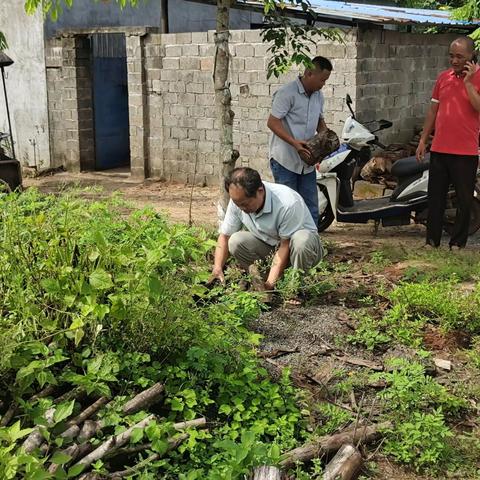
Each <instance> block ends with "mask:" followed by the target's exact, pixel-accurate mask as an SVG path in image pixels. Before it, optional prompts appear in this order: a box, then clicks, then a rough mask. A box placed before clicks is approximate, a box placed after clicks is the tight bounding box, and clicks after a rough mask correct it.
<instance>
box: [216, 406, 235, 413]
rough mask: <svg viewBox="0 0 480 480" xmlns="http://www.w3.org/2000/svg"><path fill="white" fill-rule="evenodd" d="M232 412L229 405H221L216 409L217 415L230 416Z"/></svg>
mask: <svg viewBox="0 0 480 480" xmlns="http://www.w3.org/2000/svg"><path fill="white" fill-rule="evenodd" d="M231 412H232V407H231V406H230V405H226V404H223V405H221V406H220V408H219V409H218V413H224V414H225V415H230V413H231Z"/></svg>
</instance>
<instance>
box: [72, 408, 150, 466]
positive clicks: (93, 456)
mask: <svg viewBox="0 0 480 480" xmlns="http://www.w3.org/2000/svg"><path fill="white" fill-rule="evenodd" d="M153 420H155V415H149V416H148V417H147V418H144V419H143V420H142V421H141V422H138V423H136V424H135V425H132V426H131V427H130V428H129V429H128V430H125V431H124V432H122V433H120V434H119V435H116V436H112V437H110V438H109V439H108V440H107V441H106V442H104V443H102V444H101V445H100V446H99V447H98V448H96V449H95V450H94V451H93V452H91V453H89V454H88V455H86V456H85V457H83V458H82V459H81V460H80V461H79V462H77V463H76V464H75V465H74V467H76V466H77V465H84V466H85V467H88V466H89V465H91V464H92V463H93V462H96V461H97V460H100V459H101V458H103V457H104V456H105V455H106V454H107V453H108V452H109V451H110V450H112V449H113V448H115V447H121V446H123V445H125V444H126V443H127V442H128V440H129V439H130V437H131V436H132V433H133V431H134V430H135V429H137V428H145V427H146V426H147V425H148V424H149V423H150V422H151V421H153Z"/></svg>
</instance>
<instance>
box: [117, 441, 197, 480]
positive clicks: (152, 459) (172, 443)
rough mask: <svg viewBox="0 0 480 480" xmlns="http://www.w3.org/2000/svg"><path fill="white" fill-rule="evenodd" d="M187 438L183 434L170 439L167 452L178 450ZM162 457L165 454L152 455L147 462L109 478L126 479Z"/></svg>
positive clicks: (144, 461)
mask: <svg viewBox="0 0 480 480" xmlns="http://www.w3.org/2000/svg"><path fill="white" fill-rule="evenodd" d="M187 438H188V433H182V434H181V435H179V436H178V437H176V438H169V439H168V447H167V450H166V452H169V451H170V450H173V449H174V448H177V447H178V446H179V445H180V444H181V443H182V442H183V441H184V440H186V439H187ZM166 452H165V453H166ZM162 455H164V454H160V453H154V454H152V455H150V456H149V457H147V458H146V459H145V460H142V461H141V462H139V463H137V464H136V465H134V466H133V467H130V468H127V469H125V470H121V471H118V472H113V473H111V474H110V475H109V476H108V478H123V477H126V476H128V475H132V473H134V472H136V471H137V470H139V469H140V468H142V467H144V466H145V465H147V464H149V463H151V462H155V461H156V460H158V459H160V458H161V457H162Z"/></svg>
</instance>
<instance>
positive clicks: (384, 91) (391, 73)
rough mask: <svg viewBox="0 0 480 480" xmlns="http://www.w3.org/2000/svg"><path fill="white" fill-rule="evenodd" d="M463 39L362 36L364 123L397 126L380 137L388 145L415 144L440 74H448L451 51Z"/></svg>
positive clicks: (359, 105)
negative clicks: (381, 121) (416, 130)
mask: <svg viewBox="0 0 480 480" xmlns="http://www.w3.org/2000/svg"><path fill="white" fill-rule="evenodd" d="M457 36H458V35H455V34H442V35H422V34H413V33H403V32H395V31H390V30H364V29H360V30H359V31H358V44H357V49H358V51H357V55H358V63H357V74H356V84H357V101H356V110H357V112H358V119H359V120H360V121H371V120H379V119H382V118H383V119H385V120H390V121H392V122H393V127H392V128H390V129H388V130H385V131H383V132H380V133H379V137H380V140H381V141H382V142H383V143H385V144H388V143H394V142H395V143H397V142H405V141H408V140H411V138H412V136H413V133H414V127H415V125H421V124H422V122H423V118H424V116H425V113H426V110H427V107H428V104H429V102H430V97H431V92H432V89H433V85H434V83H435V80H436V78H437V76H438V74H439V73H440V72H441V71H442V70H444V69H446V68H448V46H449V44H450V43H451V41H452V40H454V39H455V38H456V37H457Z"/></svg>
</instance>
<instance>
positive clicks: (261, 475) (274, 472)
mask: <svg viewBox="0 0 480 480" xmlns="http://www.w3.org/2000/svg"><path fill="white" fill-rule="evenodd" d="M281 479H282V472H281V471H280V470H279V469H278V468H277V467H270V466H267V465H262V466H261V467H257V468H256V469H255V470H254V471H253V480H281Z"/></svg>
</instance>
